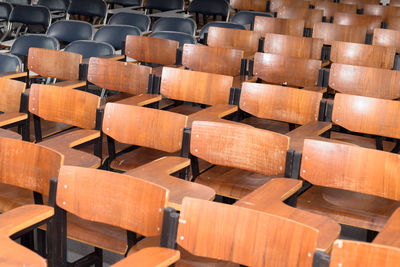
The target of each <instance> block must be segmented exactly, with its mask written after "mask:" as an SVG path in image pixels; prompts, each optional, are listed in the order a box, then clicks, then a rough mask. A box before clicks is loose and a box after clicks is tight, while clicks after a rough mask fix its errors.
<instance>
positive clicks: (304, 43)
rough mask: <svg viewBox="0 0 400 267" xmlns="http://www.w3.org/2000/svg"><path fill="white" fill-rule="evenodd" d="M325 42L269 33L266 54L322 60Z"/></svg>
mask: <svg viewBox="0 0 400 267" xmlns="http://www.w3.org/2000/svg"><path fill="white" fill-rule="evenodd" d="M323 44H324V41H323V40H322V39H317V38H308V37H298V36H289V35H282V34H273V33H267V34H266V35H265V40H264V53H270V54H278V55H284V56H291V57H299V58H309V59H321V53H322V46H323Z"/></svg>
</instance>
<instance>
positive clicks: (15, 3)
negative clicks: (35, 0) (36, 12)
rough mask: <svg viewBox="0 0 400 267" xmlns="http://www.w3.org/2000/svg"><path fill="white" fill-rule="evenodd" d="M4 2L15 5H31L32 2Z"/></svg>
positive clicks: (8, 0)
mask: <svg viewBox="0 0 400 267" xmlns="http://www.w3.org/2000/svg"><path fill="white" fill-rule="evenodd" d="M4 2H6V3H10V4H12V5H13V6H18V5H30V4H31V0H5V1H4Z"/></svg>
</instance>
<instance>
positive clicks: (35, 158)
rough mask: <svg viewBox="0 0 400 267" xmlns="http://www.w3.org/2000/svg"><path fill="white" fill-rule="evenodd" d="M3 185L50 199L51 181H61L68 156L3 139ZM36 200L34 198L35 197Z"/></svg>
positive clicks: (0, 176) (0, 174)
mask: <svg viewBox="0 0 400 267" xmlns="http://www.w3.org/2000/svg"><path fill="white" fill-rule="evenodd" d="M0 156H1V158H2V160H1V161H0V182H1V183H4V184H10V185H14V186H18V187H22V188H26V189H28V190H32V191H35V192H38V193H41V194H44V195H46V196H48V195H49V187H50V179H51V178H54V177H57V176H58V173H59V169H60V167H61V166H62V165H63V163H64V156H63V155H61V154H60V153H58V152H56V151H54V150H51V149H49V148H46V147H43V146H40V145H36V144H33V143H29V142H25V141H20V140H13V139H9V138H3V137H0ZM32 200H33V197H32Z"/></svg>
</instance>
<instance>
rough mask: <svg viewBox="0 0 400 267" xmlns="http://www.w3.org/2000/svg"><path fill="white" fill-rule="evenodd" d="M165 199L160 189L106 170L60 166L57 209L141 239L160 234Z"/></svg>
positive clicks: (163, 190) (166, 195)
mask: <svg viewBox="0 0 400 267" xmlns="http://www.w3.org/2000/svg"><path fill="white" fill-rule="evenodd" d="M168 196H169V191H168V189H166V188H164V187H161V186H159V185H156V184H153V183H150V182H147V181H145V180H143V179H138V178H135V177H132V176H127V175H124V174H119V173H111V172H109V171H103V170H96V169H89V168H81V167H74V166H63V167H62V168H61V170H60V175H59V177H58V187H57V205H58V206H59V207H61V208H62V209H64V210H66V211H68V212H70V213H72V214H75V215H77V216H79V217H81V218H83V219H86V220H89V221H94V222H100V223H105V224H108V225H113V226H117V227H120V228H123V229H127V230H130V231H132V232H135V233H138V234H140V235H143V236H157V235H160V234H161V229H162V221H163V219H162V217H163V210H164V208H165V207H166V204H167V203H168Z"/></svg>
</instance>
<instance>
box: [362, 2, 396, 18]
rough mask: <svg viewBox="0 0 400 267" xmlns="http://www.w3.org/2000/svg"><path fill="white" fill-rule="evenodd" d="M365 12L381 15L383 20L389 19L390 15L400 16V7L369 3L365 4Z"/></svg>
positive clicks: (366, 13)
mask: <svg viewBox="0 0 400 267" xmlns="http://www.w3.org/2000/svg"><path fill="white" fill-rule="evenodd" d="M363 10H364V11H363V12H364V13H363V14H365V15H372V16H380V17H382V19H383V21H387V19H388V18H389V17H398V16H400V7H395V6H383V5H372V4H367V5H364V6H363Z"/></svg>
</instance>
